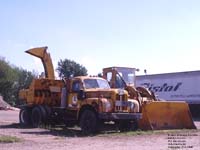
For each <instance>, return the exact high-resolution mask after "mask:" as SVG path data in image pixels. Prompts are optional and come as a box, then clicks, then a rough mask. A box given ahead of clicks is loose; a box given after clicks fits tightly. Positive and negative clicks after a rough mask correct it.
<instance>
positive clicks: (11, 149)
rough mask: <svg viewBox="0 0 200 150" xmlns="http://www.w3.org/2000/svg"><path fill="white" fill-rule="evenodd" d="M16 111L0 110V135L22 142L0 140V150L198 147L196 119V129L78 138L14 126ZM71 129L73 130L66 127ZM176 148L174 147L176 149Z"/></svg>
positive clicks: (198, 123) (190, 149) (184, 149)
mask: <svg viewBox="0 0 200 150" xmlns="http://www.w3.org/2000/svg"><path fill="white" fill-rule="evenodd" d="M18 113H19V112H18V111H0V135H11V136H16V137H19V138H21V139H23V140H22V142H18V143H9V144H5V143H0V150H18V149H20V150H32V149H37V150H40V149H41V150H43V149H48V150H55V149H59V150H66V149H73V150H78V149H81V150H94V149H96V150H102V149H103V150H107V149H109V150H110V149H112V150H127V149H141V150H149V149H154V150H171V149H176V150H177V149H182V150H199V149H200V130H199V129H200V121H196V122H195V124H196V126H197V127H198V130H183V131H177V132H168V131H166V132H162V133H157V134H150V135H148V134H144V135H134V136H133V135H131V134H128V133H127V135H126V134H125V133H117V134H113V133H112V134H108V133H107V134H99V135H96V136H92V137H81V136H80V134H77V136H74V135H73V136H72V135H71V134H60V133H58V132H55V131H50V130H48V129H41V128H37V129H22V128H20V127H19V125H18ZM69 132H73V130H69ZM176 147H177V148H176Z"/></svg>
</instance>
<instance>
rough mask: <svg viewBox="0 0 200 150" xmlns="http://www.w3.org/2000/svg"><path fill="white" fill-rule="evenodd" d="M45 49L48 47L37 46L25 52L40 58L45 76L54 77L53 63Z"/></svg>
mask: <svg viewBox="0 0 200 150" xmlns="http://www.w3.org/2000/svg"><path fill="white" fill-rule="evenodd" d="M47 49H48V47H37V48H32V49H29V50H27V51H26V53H28V54H31V55H33V56H35V57H38V58H40V59H41V61H42V64H43V66H44V72H45V78H48V79H55V75H54V67H53V63H52V60H51V56H50V54H49V53H47Z"/></svg>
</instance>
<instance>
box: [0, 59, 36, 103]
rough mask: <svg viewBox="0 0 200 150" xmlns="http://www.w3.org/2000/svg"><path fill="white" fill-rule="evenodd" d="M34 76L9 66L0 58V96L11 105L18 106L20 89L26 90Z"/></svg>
mask: <svg viewBox="0 0 200 150" xmlns="http://www.w3.org/2000/svg"><path fill="white" fill-rule="evenodd" d="M33 77H34V75H33V73H32V72H29V71H26V70H24V69H20V68H18V67H15V66H12V65H10V64H9V63H8V62H7V61H5V59H4V58H0V95H1V96H3V98H4V100H5V101H6V102H8V103H9V104H11V105H18V104H19V103H20V101H19V99H18V93H19V90H20V89H23V88H28V86H29V85H30V83H31V81H32V79H33Z"/></svg>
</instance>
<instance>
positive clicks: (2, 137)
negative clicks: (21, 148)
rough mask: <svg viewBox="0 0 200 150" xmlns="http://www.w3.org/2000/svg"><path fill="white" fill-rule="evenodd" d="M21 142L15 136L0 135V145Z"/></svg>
mask: <svg viewBox="0 0 200 150" xmlns="http://www.w3.org/2000/svg"><path fill="white" fill-rule="evenodd" d="M20 141H22V140H21V139H20V138H18V137H16V136H8V135H0V143H14V142H20Z"/></svg>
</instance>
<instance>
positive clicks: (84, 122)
mask: <svg viewBox="0 0 200 150" xmlns="http://www.w3.org/2000/svg"><path fill="white" fill-rule="evenodd" d="M80 127H81V130H82V132H83V133H84V134H92V133H95V132H96V131H97V116H96V114H95V112H94V111H91V110H85V111H83V112H82V114H81V118H80Z"/></svg>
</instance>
